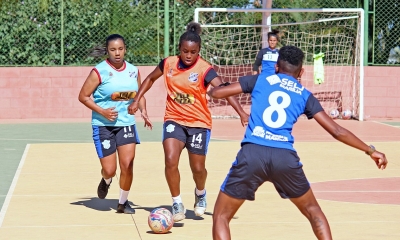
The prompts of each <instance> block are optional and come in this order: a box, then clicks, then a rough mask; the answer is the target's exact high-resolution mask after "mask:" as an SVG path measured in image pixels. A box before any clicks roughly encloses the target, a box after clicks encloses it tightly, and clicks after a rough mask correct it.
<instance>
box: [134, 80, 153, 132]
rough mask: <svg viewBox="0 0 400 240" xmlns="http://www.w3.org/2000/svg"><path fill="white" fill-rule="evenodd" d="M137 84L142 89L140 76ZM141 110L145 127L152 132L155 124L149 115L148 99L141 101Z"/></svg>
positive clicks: (143, 98)
mask: <svg viewBox="0 0 400 240" xmlns="http://www.w3.org/2000/svg"><path fill="white" fill-rule="evenodd" d="M137 82H138V88H140V86H141V85H142V80H141V78H140V74H139V75H138V79H137ZM139 110H140V112H141V116H142V118H143V120H144V126H145V127H147V128H148V129H150V130H151V129H152V128H153V124H152V123H151V121H150V119H149V116H148V115H147V109H146V98H145V97H144V96H143V97H142V98H141V99H140V100H139Z"/></svg>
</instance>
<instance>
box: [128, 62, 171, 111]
mask: <svg viewBox="0 0 400 240" xmlns="http://www.w3.org/2000/svg"><path fill="white" fill-rule="evenodd" d="M162 75H163V73H162V72H161V69H160V68H159V67H158V66H157V67H156V68H155V69H154V70H153V71H152V72H151V73H150V74H149V75H148V76H147V77H146V79H145V80H144V81H143V83H141V84H140V87H139V90H138V92H137V94H136V96H135V98H134V99H133V102H132V103H131V104H130V105H129V107H128V113H129V114H135V113H136V111H137V110H138V108H139V102H140V100H141V98H142V97H143V95H144V94H145V93H146V92H147V91H148V90H149V89H150V88H151V86H153V83H154V82H155V81H156V80H157V79H159V78H160V77H161V76H162Z"/></svg>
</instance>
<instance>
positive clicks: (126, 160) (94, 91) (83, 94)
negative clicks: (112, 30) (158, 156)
mask: <svg viewBox="0 0 400 240" xmlns="http://www.w3.org/2000/svg"><path fill="white" fill-rule="evenodd" d="M125 52H126V45H125V40H124V38H123V37H122V36H121V35H118V34H112V35H110V36H108V37H107V39H106V44H105V47H95V48H94V49H93V51H92V53H91V56H93V57H101V56H105V55H107V59H106V60H104V61H102V62H101V63H99V64H97V65H96V66H95V67H94V68H93V70H92V71H91V72H90V74H89V76H88V77H87V79H86V81H85V83H84V84H83V86H82V89H81V91H80V93H79V101H80V102H81V103H83V104H84V105H85V106H86V107H88V108H89V109H91V110H92V128H93V141H94V144H95V147H96V151H97V155H98V157H99V159H100V163H101V167H102V168H101V174H102V179H101V181H100V184H99V186H98V189H97V195H98V197H99V198H101V199H104V198H105V197H106V196H107V193H108V188H109V187H110V185H111V182H112V177H114V176H115V173H116V170H117V155H116V154H117V153H118V160H119V166H120V169H121V173H120V177H119V185H120V196H119V203H118V206H117V212H118V213H127V214H133V213H135V209H133V208H132V207H131V206H130V205H129V203H128V195H129V190H130V188H131V185H132V179H133V160H134V158H135V149H136V144H139V143H140V140H139V136H138V135H137V131H136V120H135V116H134V115H131V114H129V113H128V106H129V104H131V103H132V101H133V100H132V98H133V96H134V94H135V93H136V91H137V90H138V89H139V87H140V84H141V80H140V74H139V70H138V68H137V67H135V66H134V65H132V64H130V63H128V62H127V61H125V60H124V55H125ZM91 96H93V98H91ZM139 109H140V111H141V113H142V118H143V119H144V121H145V127H147V128H148V129H151V128H152V123H151V122H150V120H149V118H148V116H147V111H146V100H145V98H141V99H140V102H139Z"/></svg>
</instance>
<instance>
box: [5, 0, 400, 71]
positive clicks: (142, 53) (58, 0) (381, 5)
mask: <svg viewBox="0 0 400 240" xmlns="http://www.w3.org/2000/svg"><path fill="white" fill-rule="evenodd" d="M359 2H364V1H358V0H347V1H339V0H311V1H293V0H273V6H272V7H273V8H354V7H362V5H360V4H359ZM369 3H370V5H371V6H370V8H371V9H372V11H373V17H371V19H372V20H371V21H370V22H371V23H370V27H369V28H370V30H369V33H370V44H369V55H368V56H369V62H370V63H371V64H398V63H399V61H398V60H399V57H398V55H399V54H397V53H398V52H400V49H398V48H396V46H398V45H399V34H400V33H399V32H400V31H399V23H400V22H399V2H398V1H397V0H388V1H373V0H370V1H369ZM197 7H221V8H261V7H262V1H260V0H201V1H193V0H185V1H184V0H169V1H167V0H97V1H91V0H68V1H67V0H18V1H16V0H12V1H0V22H1V24H0V39H1V41H0V66H64V65H65V66H74V65H75V66H83V65H93V64H96V63H97V62H98V61H99V59H93V58H90V57H88V53H89V51H90V49H91V48H92V47H94V46H96V45H101V44H104V40H105V38H106V37H107V36H108V35H109V34H112V33H119V34H121V35H123V36H124V37H125V40H126V43H127V47H128V52H127V56H126V58H127V60H128V61H130V62H132V63H134V64H136V65H154V64H157V63H158V62H159V61H160V60H161V59H162V58H164V57H165V56H164V54H169V55H172V54H176V53H177V45H178V40H179V36H180V35H181V34H182V33H183V32H184V30H185V26H186V25H187V23H188V22H190V21H192V20H193V14H194V9H195V8H197ZM166 12H167V13H168V15H166ZM168 16H169V18H167V17H168ZM165 29H166V31H164V30H165ZM164 45H165V46H164ZM396 51H397V52H396ZM396 54H397V55H396ZM389 56H390V57H389ZM392 56H395V57H392ZM396 56H397V57H396Z"/></svg>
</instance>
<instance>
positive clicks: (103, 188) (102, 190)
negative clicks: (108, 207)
mask: <svg viewBox="0 0 400 240" xmlns="http://www.w3.org/2000/svg"><path fill="white" fill-rule="evenodd" d="M111 183H112V179H111V182H110V184H108V185H107V183H106V181H105V180H104V178H101V181H100V184H99V187H98V188H97V196H98V197H99V198H100V199H104V198H106V196H107V193H108V189H109V188H110V185H111Z"/></svg>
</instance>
